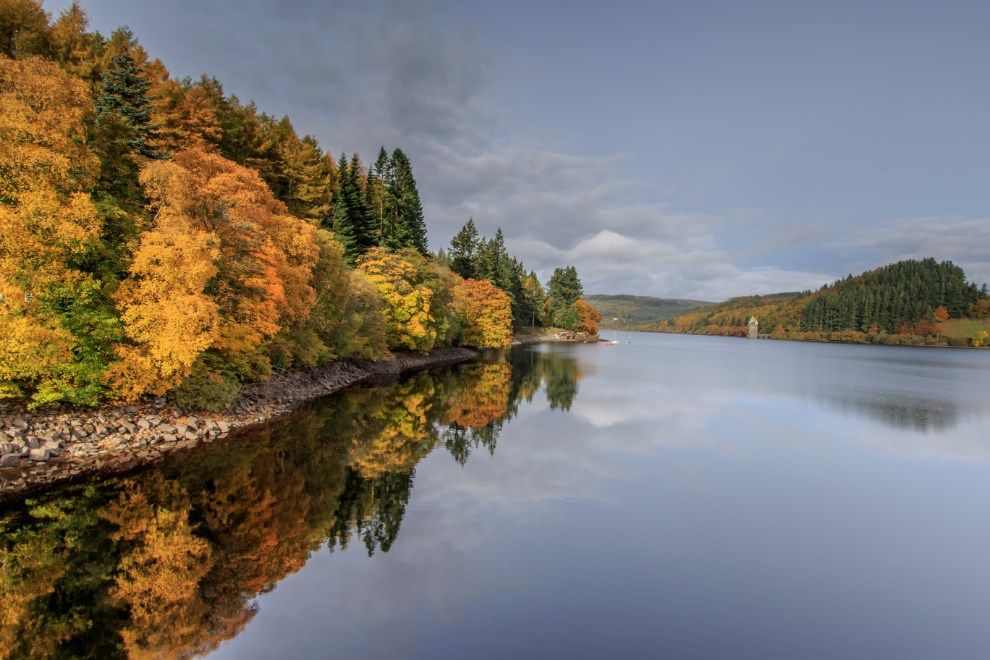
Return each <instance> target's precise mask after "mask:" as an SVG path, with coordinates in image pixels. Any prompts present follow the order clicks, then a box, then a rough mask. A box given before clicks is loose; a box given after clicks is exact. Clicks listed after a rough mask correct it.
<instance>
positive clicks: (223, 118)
mask: <svg viewBox="0 0 990 660" xmlns="http://www.w3.org/2000/svg"><path fill="white" fill-rule="evenodd" d="M472 224H473V223H472ZM470 256H471V259H472V264H473V265H472V268H471V269H468V270H465V269H461V268H458V267H455V268H453V269H451V268H450V267H448V266H447V263H448V258H447V256H445V255H432V254H430V253H429V252H428V242H427V226H426V219H425V217H424V213H423V206H422V203H421V200H420V196H419V191H418V188H417V183H416V180H415V177H414V176H413V167H412V163H411V162H410V159H409V158H408V156H407V155H406V154H405V153H404V152H403V151H402V149H400V148H395V149H392V150H391V151H388V150H386V149H385V148H384V147H383V148H382V149H381V150H380V151H379V152H378V154H377V156H376V158H375V159H374V162H373V163H372V164H371V165H370V166H368V165H365V163H364V161H362V158H361V156H360V155H359V154H356V153H355V154H351V155H349V156H348V155H347V154H343V153H341V154H340V155H339V156H337V157H334V155H333V154H332V153H331V152H329V151H325V150H324V149H323V148H322V147H321V145H320V144H319V143H318V142H317V140H316V139H315V138H314V137H312V136H302V137H300V136H299V135H298V134H297V133H296V131H295V129H294V128H293V126H292V123H291V122H290V120H289V119H288V118H287V117H281V118H278V117H274V116H271V115H268V114H265V113H264V112H261V111H259V110H258V108H256V107H255V105H254V104H253V103H250V102H248V103H245V102H242V101H241V100H240V99H238V97H237V96H235V95H232V94H228V93H226V92H225V91H224V89H223V86H222V85H221V83H220V82H219V81H218V80H216V79H215V78H211V77H208V76H203V77H202V78H200V79H199V80H190V79H183V80H176V79H174V78H173V77H171V75H170V74H169V72H168V70H167V68H166V67H165V65H164V64H163V63H162V62H161V61H160V60H158V59H154V58H152V57H151V56H150V55H149V54H148V53H147V52H146V51H145V49H144V48H143V47H142V46H141V45H140V43H139V42H138V40H137V38H136V37H135V36H134V35H133V34H132V33H131V32H130V31H129V30H128V29H127V28H121V29H118V30H116V31H114V32H113V33H112V34H111V35H110V36H109V37H105V36H103V35H100V34H98V33H95V32H90V31H88V28H87V22H86V16H85V14H84V12H83V11H82V9H81V8H80V7H79V6H78V5H73V6H72V7H71V8H70V9H68V10H67V11H65V12H64V13H63V14H61V15H60V16H59V17H57V18H56V19H55V20H52V17H50V16H49V15H48V14H47V13H46V12H45V11H44V10H43V8H42V5H41V2H40V0H8V1H6V2H3V3H0V399H2V398H7V399H21V400H26V401H29V402H30V405H31V406H32V407H38V406H44V405H60V404H75V405H94V404H97V403H99V402H100V401H102V400H104V399H107V398H111V399H120V400H134V399H137V398H139V397H142V396H146V395H155V396H158V395H164V394H169V395H171V396H174V397H175V398H176V400H178V401H179V402H180V403H182V404H183V405H188V406H192V407H222V406H223V405H225V403H226V402H227V401H230V400H232V399H233V397H234V396H235V395H236V393H237V391H238V389H239V387H240V384H241V383H242V382H244V381H250V380H264V379H266V378H268V377H269V376H270V375H271V374H272V373H274V372H277V371H280V370H283V369H286V368H290V367H297V366H298V367H306V366H313V365H316V364H320V363H323V362H326V361H329V360H335V359H340V358H345V357H361V358H383V357H386V356H387V355H388V353H389V351H390V350H393V349H407V350H415V351H429V350H430V349H432V348H434V347H437V346H445V345H468V346H478V347H487V346H493V347H498V346H505V345H507V344H508V343H509V342H510V339H511V335H512V330H513V325H515V326H516V327H520V326H521V325H522V324H524V323H526V324H528V323H540V322H541V321H543V320H544V319H545V318H546V317H547V316H548V315H549V316H555V315H557V314H558V312H560V314H563V315H562V316H561V318H562V319H564V320H566V321H569V322H570V323H571V325H572V326H575V327H576V326H577V325H578V324H579V322H580V321H581V316H580V314H579V312H578V310H579V309H580V305H581V304H583V301H579V298H580V281H579V280H577V273H576V272H573V279H574V280H575V281H576V284H577V288H576V291H577V295H576V296H574V295H573V293H574V290H575V289H574V287H570V288H567V287H557V295H556V296H550V297H549V298H548V297H547V296H546V294H545V293H544V290H543V287H542V286H541V284H540V282H539V281H538V280H537V279H536V277H535V275H534V274H532V273H527V272H526V271H525V269H524V268H523V266H522V264H521V263H519V262H518V260H515V259H513V258H512V257H511V256H510V255H508V253H507V252H506V251H505V248H504V243H503V242H502V239H501V232H499V234H498V235H497V236H496V238H495V239H492V240H491V241H486V242H485V243H484V249H479V251H478V254H477V255H475V254H474V253H472V254H471V255H470ZM570 270H571V271H573V269H570ZM565 271H566V269H565ZM562 272H563V271H562ZM567 272H568V273H570V271H567ZM561 310H564V311H566V312H567V313H566V314H565V313H564V312H563V311H561ZM565 317H566V318H565Z"/></svg>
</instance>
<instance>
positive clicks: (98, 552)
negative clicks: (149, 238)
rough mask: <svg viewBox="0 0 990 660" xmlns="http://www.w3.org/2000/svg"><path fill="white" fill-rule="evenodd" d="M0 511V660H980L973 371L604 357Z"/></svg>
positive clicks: (327, 413)
mask: <svg viewBox="0 0 990 660" xmlns="http://www.w3.org/2000/svg"><path fill="white" fill-rule="evenodd" d="M618 339H619V341H620V343H619V344H618V345H607V344H600V345H581V344H556V345H543V346H533V347H518V348H515V349H513V350H511V351H509V352H507V353H505V354H502V355H492V356H489V357H487V358H486V359H484V360H481V361H478V362H473V363H469V364H464V365H461V366H459V367H456V368H453V369H448V370H444V371H437V372H430V373H419V374H414V375H412V376H410V377H408V378H405V379H403V380H401V381H399V382H396V383H390V384H384V385H379V386H374V387H363V388H356V389H352V390H349V391H346V392H343V393H341V394H339V395H335V396H333V397H329V398H327V399H325V400H321V401H317V402H314V403H312V404H310V405H307V406H305V407H304V408H302V409H300V410H298V411H297V412H295V413H293V414H291V415H290V416H288V417H286V418H283V419H282V420H280V421H279V422H277V423H274V424H271V425H269V426H267V427H265V428H262V429H256V430H253V431H251V432H249V433H246V434H242V435H239V436H236V437H235V438H233V439H231V441H229V442H224V443H219V444H213V445H207V446H204V447H201V448H198V449H196V450H192V451H190V452H187V453H185V454H181V455H177V456H173V457H172V458H171V459H169V460H168V461H167V462H165V463H163V464H161V465H160V466H158V467H155V468H153V469H150V470H146V471H144V472H141V473H138V474H135V475H131V476H130V477H128V478H126V479H119V478H115V479H107V480H104V481H102V482H96V483H90V484H81V485H77V486H72V487H68V488H63V489H61V490H58V491H54V492H51V493H48V494H45V495H43V496H38V497H36V498H34V499H33V500H31V501H29V502H27V503H25V504H23V505H14V506H8V507H7V508H6V509H4V510H3V511H2V512H0V525H2V527H0V534H2V536H0V550H2V553H3V554H2V555H0V603H2V604H0V614H2V618H0V623H2V624H3V625H2V627H0V649H8V650H12V651H11V652H12V655H38V656H45V655H51V654H62V655H80V656H94V657H114V656H119V655H123V654H126V653H128V652H132V653H133V654H152V655H166V656H168V655H180V654H181V655H189V654H211V655H212V657H215V658H239V659H240V658H273V657H293V658H328V657H329V658H333V657H339V658H521V657H541V658H557V657H559V658H601V657H672V658H712V657H731V658H794V657H815V658H848V657H869V658H934V657H939V658H949V657H951V658H987V657H990V626H988V625H987V622H986V617H987V612H990V432H988V430H990V352H987V351H967V350H952V349H931V350H926V349H910V348H892V347H872V346H850V345H838V344H809V343H791V342H778V341H746V340H740V339H729V338H718V337H694V336H682V335H650V334H639V333H620V334H619V335H618Z"/></svg>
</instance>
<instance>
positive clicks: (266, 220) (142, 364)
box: [109, 149, 320, 398]
mask: <svg viewBox="0 0 990 660" xmlns="http://www.w3.org/2000/svg"><path fill="white" fill-rule="evenodd" d="M141 183H142V185H143V186H144V189H145V195H146V196H147V198H148V200H149V206H150V208H151V209H152V210H153V211H154V213H155V222H154V225H153V227H152V228H151V229H150V230H149V231H147V232H145V233H144V234H143V235H142V237H141V242H140V246H139V247H138V250H137V253H136V255H135V260H134V265H133V266H132V268H131V275H132V278H131V280H130V281H129V282H128V283H127V284H126V286H124V287H122V290H121V294H120V296H119V300H120V304H121V308H122V313H121V317H122V319H123V321H124V324H125V327H126V331H127V335H128V337H129V338H130V339H131V340H132V341H133V343H132V344H131V345H128V346H123V347H121V348H120V350H119V354H120V357H121V361H120V362H119V363H117V364H115V365H114V366H113V368H112V369H111V371H110V374H109V380H110V382H111V383H112V384H113V386H114V388H115V390H116V391H117V393H118V395H120V396H122V397H124V398H134V397H136V396H139V395H140V394H142V393H143V392H147V391H150V392H164V391H166V390H168V389H169V388H171V387H174V386H175V385H176V384H177V383H178V382H179V381H180V380H181V379H182V378H183V377H185V376H187V375H188V374H189V373H190V369H191V368H192V365H193V363H194V362H195V359H196V357H197V356H198V355H199V354H200V353H202V352H203V351H204V350H206V349H215V350H217V351H219V352H220V353H222V354H223V355H224V357H225V358H226V359H227V360H228V362H230V363H231V365H232V366H233V367H234V368H235V369H236V370H238V371H239V372H240V373H241V374H242V375H246V376H255V377H264V376H266V375H267V374H268V373H269V370H270V366H269V365H268V361H267V357H266V356H265V355H264V353H263V352H262V350H261V349H262V348H263V345H264V342H265V341H266V340H267V339H268V338H270V337H272V336H274V335H275V334H276V333H277V332H278V331H279V329H280V328H281V327H282V326H283V325H288V324H294V323H301V322H303V321H305V320H306V319H307V317H308V315H309V311H310V309H311V308H312V307H313V304H314V302H315V300H316V294H315V291H314V290H313V287H312V285H311V279H312V272H313V268H314V267H315V265H316V263H317V261H318V259H319V253H320V249H319V246H318V244H317V241H316V228H315V227H314V226H313V225H311V224H309V223H306V222H304V221H302V220H299V219H297V218H294V217H292V216H291V215H289V214H288V212H287V211H286V209H285V206H284V205H283V204H282V203H281V202H279V201H278V200H276V199H275V198H274V197H273V196H272V193H271V191H270V190H269V189H268V186H266V185H265V183H264V181H262V180H261V177H260V176H259V175H258V173H257V172H255V171H254V170H250V169H248V168H245V167H242V166H240V165H238V164H236V163H234V162H232V161H229V160H227V159H225V158H223V157H221V156H219V155H216V154H212V153H206V152H204V151H202V150H199V149H189V150H186V151H182V152H179V153H178V154H175V156H174V157H173V159H172V160H171V161H152V162H150V163H148V164H147V165H145V167H144V168H143V169H142V172H141Z"/></svg>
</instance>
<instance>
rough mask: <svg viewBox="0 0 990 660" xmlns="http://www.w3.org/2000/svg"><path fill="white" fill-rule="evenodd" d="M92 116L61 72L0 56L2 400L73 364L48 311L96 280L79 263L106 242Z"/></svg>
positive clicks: (65, 335)
mask: <svg viewBox="0 0 990 660" xmlns="http://www.w3.org/2000/svg"><path fill="white" fill-rule="evenodd" d="M89 107H90V100H89V94H88V92H87V89H86V86H85V85H84V84H83V83H82V82H81V81H79V80H77V79H75V78H73V77H71V76H69V75H67V74H66V73H65V72H64V71H62V70H61V69H60V68H59V67H58V66H57V65H56V64H54V63H51V62H45V61H42V60H39V59H28V60H23V61H14V60H11V59H8V58H6V57H2V56H0V392H3V391H5V392H6V393H8V394H15V393H16V392H17V391H18V390H17V388H16V386H15V385H14V382H16V381H30V382H32V383H33V384H35V385H39V386H44V385H45V383H46V382H49V381H51V380H52V379H58V378H61V377H62V376H61V375H59V372H60V371H61V370H62V368H63V367H64V366H65V365H67V364H69V363H71V362H72V351H73V348H74V346H75V344H76V341H75V339H74V338H73V336H72V335H71V334H70V333H69V332H68V330H66V329H65V328H63V327H62V325H61V323H60V321H59V320H58V318H57V317H56V315H55V314H54V311H53V310H52V309H51V308H50V307H49V306H48V305H46V304H45V302H46V294H48V293H50V291H51V289H52V287H55V286H58V287H63V288H64V287H69V286H73V285H78V284H80V283H81V282H82V281H84V280H87V279H88V278H89V276H88V275H86V274H84V273H82V272H80V271H79V270H76V269H74V268H73V267H72V261H73V260H74V259H75V258H78V257H79V256H81V255H82V254H83V253H84V252H85V250H86V249H87V247H88V246H89V245H90V244H91V243H92V242H93V241H95V240H97V239H98V237H99V231H100V221H99V217H98V215H97V212H96V208H95V206H94V205H93V202H92V200H91V199H90V197H89V195H88V193H87V191H88V190H89V188H90V187H91V186H92V183H93V181H94V180H95V176H96V172H97V170H98V163H97V161H96V159H95V158H94V156H93V154H92V153H91V152H90V151H89V150H88V149H87V148H86V145H85V135H84V122H85V119H86V115H87V113H88V112H89Z"/></svg>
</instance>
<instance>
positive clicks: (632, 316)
mask: <svg viewBox="0 0 990 660" xmlns="http://www.w3.org/2000/svg"><path fill="white" fill-rule="evenodd" d="M585 299H586V300H588V301H589V302H590V303H591V304H592V305H594V306H595V307H597V308H598V309H599V310H601V313H602V324H601V325H602V327H603V328H619V329H621V328H632V327H642V326H648V325H649V324H656V323H659V322H660V321H663V320H664V319H669V318H671V317H672V316H677V315H678V314H683V313H685V312H690V311H691V310H694V309H698V308H699V307H704V306H705V305H711V304H712V303H710V302H704V301H702V300H682V299H679V298H654V297H652V296H631V295H624V294H620V295H591V296H585ZM613 318H617V319H619V320H618V321H613V320H612V319H613Z"/></svg>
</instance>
